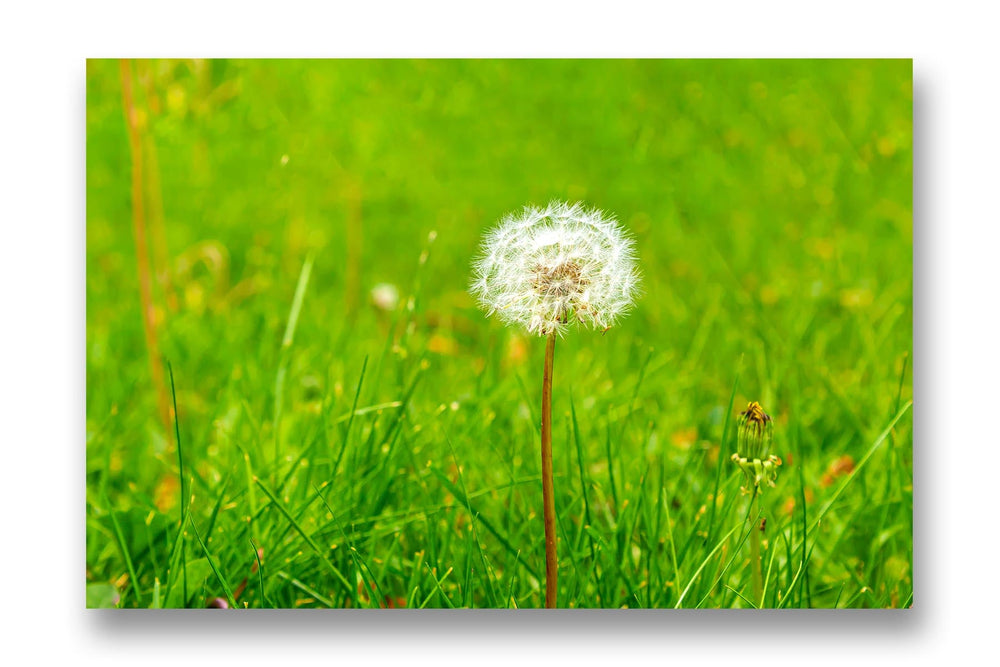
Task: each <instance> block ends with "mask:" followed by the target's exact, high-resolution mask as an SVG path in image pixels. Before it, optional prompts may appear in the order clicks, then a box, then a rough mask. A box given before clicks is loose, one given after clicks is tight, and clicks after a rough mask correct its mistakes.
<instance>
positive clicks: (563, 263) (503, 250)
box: [470, 202, 640, 336]
mask: <svg viewBox="0 0 1000 667" xmlns="http://www.w3.org/2000/svg"><path fill="white" fill-rule="evenodd" d="M639 282H640V279H639V271H638V268H637V267H636V253H635V243H634V241H633V240H632V239H631V237H629V236H628V235H627V233H626V232H625V230H624V229H623V228H622V227H621V226H620V225H619V224H618V223H617V222H616V221H615V219H614V217H613V216H610V215H608V214H606V213H604V212H602V211H600V210H598V209H587V208H584V207H583V205H582V204H579V203H577V204H566V203H563V202H553V203H551V204H549V205H548V206H546V207H545V208H536V207H533V206H527V207H525V208H524V209H523V210H522V211H520V212H518V213H512V214H509V215H507V216H505V217H504V218H503V219H502V220H501V221H500V223H499V224H498V225H497V226H496V227H494V228H493V229H492V230H490V231H489V232H488V233H487V234H486V236H485V238H484V240H483V243H482V246H481V248H480V254H479V257H478V258H477V259H476V261H475V262H474V264H473V276H472V284H471V288H470V291H471V292H472V294H473V296H475V297H476V299H477V300H478V301H479V304H480V306H481V307H482V308H483V309H484V310H485V311H486V312H487V314H489V315H493V314H496V315H498V316H499V317H500V318H501V320H503V321H504V322H505V323H507V324H513V325H518V326H522V327H524V328H525V329H527V331H528V332H529V333H532V334H536V335H540V336H546V335H548V334H550V333H553V332H555V333H558V334H562V333H564V332H565V331H566V330H567V328H568V327H569V326H570V325H571V324H573V323H576V324H578V325H583V326H590V327H593V328H595V329H600V330H606V329H608V328H609V327H611V326H613V325H614V324H615V323H616V322H617V321H618V320H619V319H620V318H621V317H622V315H624V314H625V313H626V312H628V310H629V309H630V308H631V307H632V305H633V304H634V302H635V298H636V296H637V294H638V290H639Z"/></svg>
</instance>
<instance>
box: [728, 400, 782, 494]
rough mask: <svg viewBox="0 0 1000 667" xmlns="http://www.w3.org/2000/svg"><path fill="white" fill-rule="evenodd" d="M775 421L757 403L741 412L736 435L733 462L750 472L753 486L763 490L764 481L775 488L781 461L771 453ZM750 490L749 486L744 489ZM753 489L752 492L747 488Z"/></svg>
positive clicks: (749, 475)
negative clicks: (762, 483) (761, 485)
mask: <svg viewBox="0 0 1000 667" xmlns="http://www.w3.org/2000/svg"><path fill="white" fill-rule="evenodd" d="M772 438H773V420H772V419H771V417H770V415H768V414H767V413H766V412H764V408H762V407H761V406H760V403H758V402H757V401H752V402H751V403H750V404H749V405H747V409H746V410H744V411H743V412H741V413H740V420H739V430H738V432H737V435H736V453H735V454H733V456H732V460H733V462H734V463H736V465H738V466H739V467H740V469H741V470H743V472H744V473H746V476H747V481H748V483H749V486H750V487H753V488H754V489H756V490H757V491H759V490H760V484H761V482H765V483H766V484H768V485H769V486H774V480H775V478H776V477H777V476H778V466H780V465H781V459H780V458H778V457H777V456H774V455H773V454H771V453H770V451H771V441H772ZM744 488H746V487H744ZM746 490H749V489H746Z"/></svg>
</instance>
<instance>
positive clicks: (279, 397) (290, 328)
mask: <svg viewBox="0 0 1000 667" xmlns="http://www.w3.org/2000/svg"><path fill="white" fill-rule="evenodd" d="M312 265H313V255H311V254H310V255H309V256H308V257H306V260H305V261H304V262H303V263H302V271H301V272H300V273H299V282H298V284H297V285H296V286H295V296H294V297H292V309H291V311H290V312H289V313H288V323H287V324H286V325H285V335H284V337H283V338H282V340H281V355H280V360H279V361H278V373H277V375H276V376H275V378H274V475H275V479H277V475H278V467H279V465H278V460H279V457H280V455H281V411H282V404H283V403H284V393H285V375H287V373H288V360H289V356H290V353H291V349H292V341H293V340H294V338H295V327H296V326H297V325H298V323H299V313H300V312H301V311H302V302H303V301H304V300H305V297H306V286H307V285H308V284H309V274H310V273H311V272H312Z"/></svg>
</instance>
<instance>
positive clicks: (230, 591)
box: [191, 521, 236, 609]
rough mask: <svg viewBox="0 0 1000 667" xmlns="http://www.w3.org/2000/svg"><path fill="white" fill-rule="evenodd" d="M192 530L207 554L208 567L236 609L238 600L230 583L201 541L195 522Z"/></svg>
mask: <svg viewBox="0 0 1000 667" xmlns="http://www.w3.org/2000/svg"><path fill="white" fill-rule="evenodd" d="M191 528H193V529H194V536H195V537H196V538H198V544H200V545H201V549H202V551H204V552H205V558H207V559H208V565H209V567H211V568H212V572H214V573H215V578H216V579H218V580H219V583H220V584H222V590H223V591H225V593H226V600H228V601H229V608H230V609H236V599H235V598H234V597H233V589H232V588H230V587H229V582H228V581H226V578H225V577H224V576H223V574H222V572H221V571H220V570H219V568H218V566H217V565H216V564H215V559H214V558H212V554H211V553H210V552H209V550H208V547H207V546H205V540H203V539H201V533H199V532H198V526H197V524H195V523H194V522H193V521H192V522H191Z"/></svg>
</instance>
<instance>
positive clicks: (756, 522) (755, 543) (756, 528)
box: [749, 492, 764, 608]
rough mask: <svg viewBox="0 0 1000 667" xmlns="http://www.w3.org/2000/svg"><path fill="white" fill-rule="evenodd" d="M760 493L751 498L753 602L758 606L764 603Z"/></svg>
mask: <svg viewBox="0 0 1000 667" xmlns="http://www.w3.org/2000/svg"><path fill="white" fill-rule="evenodd" d="M758 496H759V494H758V493H756V492H755V493H754V494H753V498H751V499H750V514H749V518H750V570H751V573H752V578H753V602H754V604H755V605H757V607H758V608H760V606H761V605H762V604H763V603H764V600H763V592H764V591H763V589H764V585H763V583H762V577H761V571H760V534H761V532H763V531H762V530H761V526H760V517H758V516H757V512H755V510H756V509H757V508H758V507H759V506H760V499H759V498H758Z"/></svg>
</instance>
